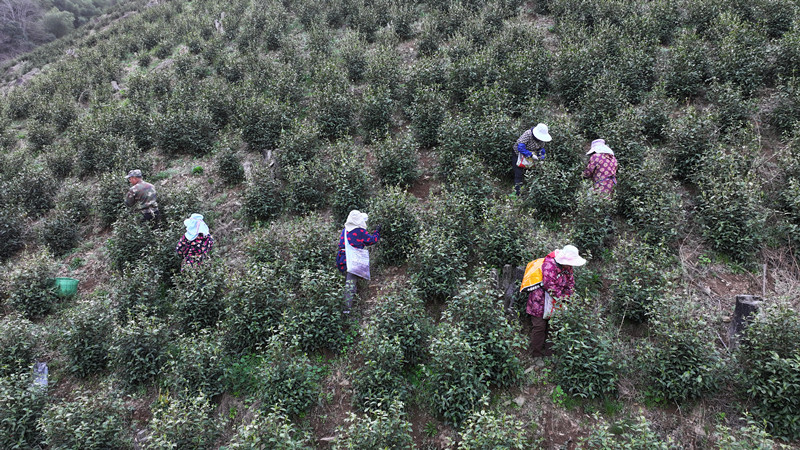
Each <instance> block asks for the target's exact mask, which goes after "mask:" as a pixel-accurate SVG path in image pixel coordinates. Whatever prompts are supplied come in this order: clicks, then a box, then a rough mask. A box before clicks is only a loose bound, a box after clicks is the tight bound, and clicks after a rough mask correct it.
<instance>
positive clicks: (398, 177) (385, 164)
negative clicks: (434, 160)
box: [375, 133, 420, 188]
mask: <svg viewBox="0 0 800 450" xmlns="http://www.w3.org/2000/svg"><path fill="white" fill-rule="evenodd" d="M376 147H377V148H376V150H375V153H376V157H377V160H378V161H377V167H376V170H377V173H378V177H380V180H381V184H383V185H384V186H400V187H402V188H409V187H410V186H411V185H413V184H414V182H415V181H417V178H419V175H420V170H419V168H418V166H419V157H418V155H417V143H416V141H415V140H414V138H413V137H412V136H411V134H410V133H409V134H404V135H402V136H398V137H396V138H394V139H390V138H387V139H385V140H384V141H383V142H380V143H377V145H376Z"/></svg>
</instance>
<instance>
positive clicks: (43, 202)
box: [4, 164, 58, 218]
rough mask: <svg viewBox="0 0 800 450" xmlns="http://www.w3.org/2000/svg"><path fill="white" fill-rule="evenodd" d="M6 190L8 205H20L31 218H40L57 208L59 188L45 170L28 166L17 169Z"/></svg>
mask: <svg viewBox="0 0 800 450" xmlns="http://www.w3.org/2000/svg"><path fill="white" fill-rule="evenodd" d="M5 190H6V191H5V193H4V196H5V198H6V201H7V202H8V203H11V204H16V205H19V206H20V207H21V208H22V209H23V210H24V211H25V212H26V213H27V214H28V215H29V216H31V217H33V218H38V217H41V216H42V215H44V214H45V213H46V212H47V211H49V210H51V209H52V208H53V206H55V194H56V192H58V187H57V184H56V180H55V178H53V176H52V175H51V174H50V173H49V172H48V171H47V170H46V169H45V168H43V167H37V166H34V165H32V164H26V165H25V166H23V167H17V168H16V169H15V175H14V178H13V179H11V180H9V182H8V183H7V185H6V187H5Z"/></svg>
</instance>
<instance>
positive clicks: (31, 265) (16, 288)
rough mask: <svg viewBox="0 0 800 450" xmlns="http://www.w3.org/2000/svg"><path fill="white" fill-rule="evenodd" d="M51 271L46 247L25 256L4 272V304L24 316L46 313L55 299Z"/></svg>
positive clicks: (52, 272)
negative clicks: (7, 272)
mask: <svg viewBox="0 0 800 450" xmlns="http://www.w3.org/2000/svg"><path fill="white" fill-rule="evenodd" d="M55 273H56V266H55V263H54V262H53V259H52V257H51V256H50V254H49V253H48V252H47V251H46V250H44V251H40V252H39V253H35V254H29V255H26V256H25V258H24V259H23V260H22V261H21V262H20V263H19V264H17V265H15V266H14V269H13V271H12V272H10V273H9V274H8V275H7V278H6V280H5V288H6V292H7V293H8V297H7V298H6V303H7V304H8V305H9V306H11V307H12V308H14V310H16V311H18V312H19V313H20V314H22V315H23V316H25V317H26V318H27V319H36V318H40V317H43V316H45V315H47V314H49V313H50V312H51V311H52V310H53V308H54V307H55V305H56V302H57V301H58V297H57V295H56V286H55V284H54V283H53V278H54V276H55Z"/></svg>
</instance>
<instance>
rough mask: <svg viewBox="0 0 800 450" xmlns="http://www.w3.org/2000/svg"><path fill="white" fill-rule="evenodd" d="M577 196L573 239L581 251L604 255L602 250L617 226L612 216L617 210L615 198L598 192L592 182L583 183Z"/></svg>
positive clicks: (573, 219) (573, 218)
mask: <svg viewBox="0 0 800 450" xmlns="http://www.w3.org/2000/svg"><path fill="white" fill-rule="evenodd" d="M576 197H577V201H576V203H577V205H576V207H575V211H574V213H573V214H572V236H573V239H572V240H573V242H574V243H575V246H577V247H578V248H579V249H581V251H586V252H590V253H591V254H592V255H595V256H600V257H602V251H603V249H604V248H606V247H607V244H608V242H609V240H610V239H611V238H612V237H613V235H614V232H615V228H616V227H615V225H614V221H613V219H612V218H611V214H612V213H613V212H614V211H615V210H616V201H615V198H614V197H613V196H611V197H610V196H608V195H607V194H603V193H599V192H596V191H595V190H594V186H593V184H592V183H590V182H584V183H583V184H582V185H581V189H580V190H579V191H578V194H577V196H576Z"/></svg>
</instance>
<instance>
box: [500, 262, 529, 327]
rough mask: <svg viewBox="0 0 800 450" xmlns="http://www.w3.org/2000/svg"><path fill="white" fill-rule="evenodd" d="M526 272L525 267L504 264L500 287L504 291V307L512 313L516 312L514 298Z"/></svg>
mask: <svg viewBox="0 0 800 450" xmlns="http://www.w3.org/2000/svg"><path fill="white" fill-rule="evenodd" d="M524 274H525V268H524V267H513V266H511V264H506V265H505V266H503V275H502V279H501V281H500V289H501V290H502V291H503V308H504V309H505V311H506V312H507V313H509V314H511V315H513V313H514V298H515V296H516V294H517V289H519V283H520V282H522V276H523V275H524Z"/></svg>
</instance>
